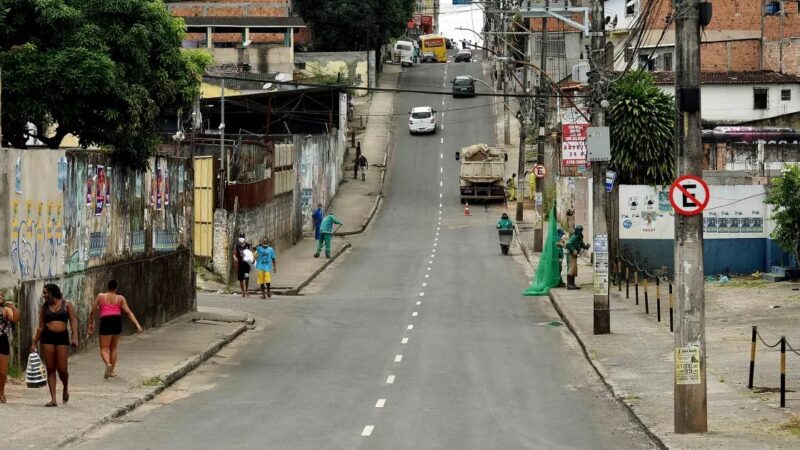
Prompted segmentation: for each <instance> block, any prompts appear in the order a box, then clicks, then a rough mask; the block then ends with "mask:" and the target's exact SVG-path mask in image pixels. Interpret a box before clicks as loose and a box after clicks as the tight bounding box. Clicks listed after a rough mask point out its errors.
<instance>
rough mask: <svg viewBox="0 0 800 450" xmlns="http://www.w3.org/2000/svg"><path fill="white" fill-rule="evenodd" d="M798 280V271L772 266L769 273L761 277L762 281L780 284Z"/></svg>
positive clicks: (799, 272) (799, 273)
mask: <svg viewBox="0 0 800 450" xmlns="http://www.w3.org/2000/svg"><path fill="white" fill-rule="evenodd" d="M797 278H800V269H793V268H789V267H781V266H772V268H771V271H770V272H769V273H765V274H763V275H762V276H761V279H762V280H765V281H772V282H776V283H777V282H780V281H786V280H793V279H797Z"/></svg>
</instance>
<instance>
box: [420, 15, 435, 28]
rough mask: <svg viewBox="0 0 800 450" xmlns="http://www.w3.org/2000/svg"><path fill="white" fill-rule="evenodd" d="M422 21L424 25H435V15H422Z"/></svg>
mask: <svg viewBox="0 0 800 450" xmlns="http://www.w3.org/2000/svg"><path fill="white" fill-rule="evenodd" d="M421 23H422V25H423V26H425V25H428V26H430V25H433V16H422V17H421Z"/></svg>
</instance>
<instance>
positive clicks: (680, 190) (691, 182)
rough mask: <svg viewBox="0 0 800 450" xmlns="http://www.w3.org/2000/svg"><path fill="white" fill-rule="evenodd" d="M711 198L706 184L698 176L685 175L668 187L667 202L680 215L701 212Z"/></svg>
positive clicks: (693, 214)
mask: <svg viewBox="0 0 800 450" xmlns="http://www.w3.org/2000/svg"><path fill="white" fill-rule="evenodd" d="M710 200H711V193H710V192H709V189H708V185H707V184H706V182H705V181H703V180H702V178H700V177H696V176H693V175H686V176H683V177H680V178H678V179H677V180H675V182H674V183H672V185H671V186H670V187H669V202H670V203H671V204H672V208H674V209H675V212H676V213H678V214H680V215H682V216H696V215H697V214H700V213H702V212H703V210H704V209H706V206H708V202H709V201H710Z"/></svg>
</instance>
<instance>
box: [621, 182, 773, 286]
mask: <svg viewBox="0 0 800 450" xmlns="http://www.w3.org/2000/svg"><path fill="white" fill-rule="evenodd" d="M667 189H668V188H667V187H653V186H625V185H623V186H620V187H619V196H620V212H619V237H620V245H621V247H622V251H623V252H624V253H625V254H627V255H628V256H633V257H634V258H636V259H637V260H639V261H640V262H641V263H643V264H646V265H647V266H648V267H650V268H652V269H659V268H665V269H666V270H667V271H669V272H670V273H671V272H672V271H673V264H674V262H673V261H674V259H673V254H674V247H673V246H674V243H673V238H674V231H675V212H674V211H673V209H672V206H671V204H670V202H669V197H668V196H667ZM709 189H710V191H711V199H710V201H709V204H708V207H707V208H706V210H705V212H704V213H703V245H704V259H705V263H704V264H705V272H706V274H717V273H729V272H730V273H750V272H755V271H768V270H769V268H770V266H772V265H780V264H781V258H783V257H785V255H783V254H782V252H781V251H780V250H779V249H778V248H777V246H776V245H775V244H774V243H773V242H772V240H771V239H770V237H769V236H770V233H771V232H772V230H773V229H774V225H773V223H772V221H771V220H770V219H769V214H770V207H769V205H766V204H764V199H765V197H766V191H765V189H764V186H762V185H711V186H709Z"/></svg>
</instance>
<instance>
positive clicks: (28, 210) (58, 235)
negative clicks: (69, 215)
mask: <svg viewBox="0 0 800 450" xmlns="http://www.w3.org/2000/svg"><path fill="white" fill-rule="evenodd" d="M61 209H62V205H61V203H60V202H48V203H47V204H46V205H45V204H44V202H41V201H39V202H36V203H35V204H34V202H33V201H32V200H26V201H25V203H24V204H20V203H19V202H18V201H17V200H16V199H14V200H12V202H11V243H10V244H11V245H10V247H9V256H10V257H11V273H12V274H13V275H16V276H18V277H20V278H42V277H52V276H55V275H58V274H59V273H61V270H62V265H61V261H62V258H61V250H62V247H61V246H62V244H63V226H62V222H61Z"/></svg>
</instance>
